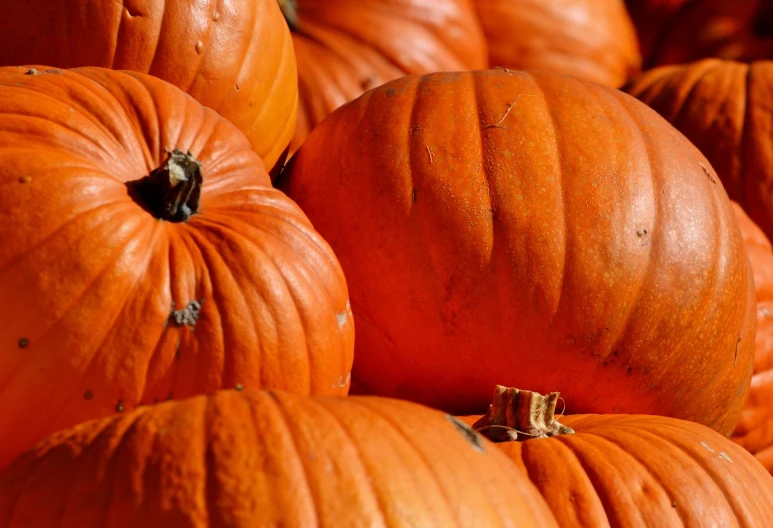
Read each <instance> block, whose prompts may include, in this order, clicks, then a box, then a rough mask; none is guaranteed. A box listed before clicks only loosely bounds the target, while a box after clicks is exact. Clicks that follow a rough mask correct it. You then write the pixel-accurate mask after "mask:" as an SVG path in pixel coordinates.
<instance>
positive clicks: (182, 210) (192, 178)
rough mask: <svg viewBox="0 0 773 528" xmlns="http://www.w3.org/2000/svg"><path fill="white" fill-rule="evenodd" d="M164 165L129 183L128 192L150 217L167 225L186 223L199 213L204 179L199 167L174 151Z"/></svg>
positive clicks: (196, 162) (193, 160) (191, 158)
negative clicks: (166, 222)
mask: <svg viewBox="0 0 773 528" xmlns="http://www.w3.org/2000/svg"><path fill="white" fill-rule="evenodd" d="M167 154H168V155H167V158H166V160H165V161H164V163H163V164H162V165H161V166H160V167H158V168H157V169H155V170H154V171H153V172H151V173H150V174H149V175H147V176H145V177H144V178H142V179H140V180H137V181H133V182H129V183H128V184H127V186H128V187H129V192H130V194H132V196H133V197H134V199H135V200H136V201H137V202H139V203H140V205H142V206H143V207H144V208H145V209H147V211H148V212H150V214H152V215H153V216H155V217H156V218H160V219H162V220H167V221H169V222H185V221H186V220H188V219H189V218H190V217H191V216H192V215H194V214H196V213H197V212H198V209H199V199H200V198H201V185H202V182H203V181H204V177H203V174H202V171H201V163H200V162H199V160H197V159H196V158H194V157H193V154H191V152H190V151H188V152H187V153H185V152H183V151H182V150H179V149H175V150H173V151H172V152H168V153H167Z"/></svg>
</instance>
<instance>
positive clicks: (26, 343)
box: [19, 337, 30, 348]
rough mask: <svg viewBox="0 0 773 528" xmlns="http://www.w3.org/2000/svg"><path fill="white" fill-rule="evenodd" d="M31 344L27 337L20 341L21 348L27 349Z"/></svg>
mask: <svg viewBox="0 0 773 528" xmlns="http://www.w3.org/2000/svg"><path fill="white" fill-rule="evenodd" d="M29 344H30V340H29V339H27V338H26V337H22V338H21V339H19V348H27V345H29Z"/></svg>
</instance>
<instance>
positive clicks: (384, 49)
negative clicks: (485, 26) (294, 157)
mask: <svg viewBox="0 0 773 528" xmlns="http://www.w3.org/2000/svg"><path fill="white" fill-rule="evenodd" d="M278 1H279V4H280V6H281V7H282V11H283V12H284V14H285V18H286V19H287V22H288V24H289V26H290V29H291V30H292V38H293V46H294V47H295V54H296V57H297V60H298V82H299V85H300V87H299V90H300V105H299V109H298V123H297V126H296V130H295V136H294V137H293V141H292V144H291V147H290V149H291V151H293V152H294V151H295V150H297V149H298V147H300V145H301V143H303V140H304V139H306V136H308V135H309V131H310V130H311V129H313V128H314V127H315V126H316V125H317V123H319V122H320V121H321V120H322V119H323V118H325V117H327V115H328V114H330V112H332V111H333V110H335V109H336V108H338V107H339V106H341V105H342V104H344V103H346V102H348V101H351V100H352V99H354V98H356V97H358V96H359V95H360V94H362V93H363V92H365V91H366V90H368V89H370V88H373V87H375V86H378V85H380V84H383V83H385V82H387V81H391V80H392V79H397V78H398V77H402V76H403V75H406V74H412V73H427V72H432V71H449V70H450V71H454V70H469V69H477V68H485V67H486V42H485V40H484V37H483V32H482V30H481V28H480V24H479V22H478V19H477V17H476V16H475V10H474V7H473V6H472V5H471V3H470V0H429V1H427V0H325V1H323V2H320V1H319V0H278Z"/></svg>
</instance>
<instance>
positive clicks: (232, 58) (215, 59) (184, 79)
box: [0, 0, 298, 169]
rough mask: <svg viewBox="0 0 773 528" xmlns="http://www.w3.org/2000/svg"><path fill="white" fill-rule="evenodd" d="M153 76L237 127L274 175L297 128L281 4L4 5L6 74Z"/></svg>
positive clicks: (90, 1)
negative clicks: (89, 71) (50, 71)
mask: <svg viewBox="0 0 773 528" xmlns="http://www.w3.org/2000/svg"><path fill="white" fill-rule="evenodd" d="M19 64H49V65H51V66H57V67H61V68H74V67H78V66H101V67H105V68H112V69H116V70H133V71H138V72H142V73H149V74H151V75H153V76H155V77H159V78H161V79H164V80H165V81H169V82H171V83H172V84H174V85H176V86H177V87H178V88H181V89H182V90H185V91H187V92H188V93H190V94H191V95H192V96H193V97H195V98H196V99H197V100H198V101H199V102H200V103H202V104H203V105H205V106H208V107H210V108H212V109H214V110H216V111H217V112H219V113H220V114H222V115H223V116H224V117H225V118H227V119H228V120H229V121H231V122H232V123H234V124H235V125H236V126H237V127H238V128H239V129H240V130H241V131H242V132H244V134H245V135H246V136H247V138H248V139H249V140H250V143H251V145H252V147H253V148H254V149H255V151H256V152H257V153H258V154H259V155H260V157H261V158H262V159H263V161H264V163H265V164H266V166H267V167H268V168H269V169H270V168H272V167H273V166H274V165H275V164H276V163H277V161H278V160H280V158H281V157H282V154H283V151H284V150H285V149H286V147H287V145H288V143H289V142H290V138H291V137H292V134H293V130H294V127H295V118H296V111H297V105H298V87H297V72H296V65H295V57H294V55H293V47H292V40H291V38H290V33H289V31H288V28H287V24H285V22H284V20H283V19H282V13H281V11H280V10H279V8H278V6H277V4H276V0H231V1H229V2H201V1H198V0H166V1H162V2H158V1H155V0H124V1H120V2H114V1H105V0H66V1H65V2H59V1H53V0H35V1H34V2H30V1H29V0H4V2H3V7H2V17H0V66H16V65H19Z"/></svg>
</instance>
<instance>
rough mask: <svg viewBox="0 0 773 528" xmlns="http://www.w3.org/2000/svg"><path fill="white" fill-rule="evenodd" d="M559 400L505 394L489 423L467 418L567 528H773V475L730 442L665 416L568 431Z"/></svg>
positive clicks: (594, 418)
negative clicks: (524, 476)
mask: <svg viewBox="0 0 773 528" xmlns="http://www.w3.org/2000/svg"><path fill="white" fill-rule="evenodd" d="M557 398H558V393H552V394H550V395H548V396H541V395H540V394H536V393H533V392H529V391H518V390H517V389H506V388H505V387H498V388H497V391H496V394H495V396H494V403H493V405H492V406H491V408H490V409H489V411H488V413H487V414H486V415H485V416H483V417H465V418H463V421H465V422H467V423H468V424H472V427H473V429H476V430H478V431H480V433H481V434H483V435H484V436H488V437H491V438H494V439H496V440H497V441H500V442H501V443H498V444H497V445H498V446H499V447H500V449H502V451H503V452H505V453H506V454H507V455H508V456H509V457H510V459H511V460H513V461H515V462H516V464H517V465H518V466H520V467H521V468H522V469H523V470H524V471H525V472H526V473H527V474H528V475H529V478H530V479H531V481H532V482H533V483H534V484H535V485H536V486H537V488H538V489H539V490H540V492H541V493H542V496H543V497H545V500H546V501H547V503H548V505H549V506H550V509H551V511H552V512H553V514H554V515H555V516H556V519H557V520H558V524H559V525H560V526H572V527H577V528H584V527H588V528H591V527H594V528H595V527H597V526H658V527H668V526H696V527H697V526H748V527H757V526H759V527H762V526H773V477H771V476H770V475H769V474H768V473H767V472H766V471H765V469H764V468H763V467H762V466H760V464H759V462H757V461H756V460H755V459H754V457H752V456H751V455H750V454H749V453H747V452H746V451H745V450H743V449H741V448H739V447H738V446H737V445H735V444H733V443H732V442H731V441H730V440H728V439H727V438H725V437H723V436H722V435H720V434H717V433H716V432H714V431H712V430H710V429H708V428H706V427H703V426H701V425H698V424H695V423H692V422H688V421H684V420H675V419H673V418H664V417H661V416H644V415H638V416H637V415H577V416H563V417H561V423H560V424H559V423H558V422H557V421H556V420H555V417H554V414H553V413H554V411H555V406H556V400H557ZM478 418H479V419H478ZM503 432H504V433H508V434H506V435H504V434H502V433H503ZM513 438H516V441H512V439H513Z"/></svg>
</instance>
